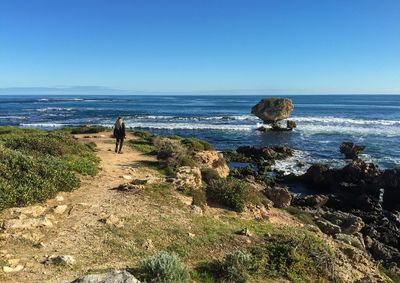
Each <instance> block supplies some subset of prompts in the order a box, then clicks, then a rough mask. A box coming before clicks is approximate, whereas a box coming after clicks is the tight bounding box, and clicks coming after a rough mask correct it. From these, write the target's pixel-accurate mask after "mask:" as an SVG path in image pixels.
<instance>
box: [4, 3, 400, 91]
mask: <svg viewBox="0 0 400 283" xmlns="http://www.w3.org/2000/svg"><path fill="white" fill-rule="evenodd" d="M69 86H104V87H108V88H116V89H127V90H144V91H169V92H171V91H172V92H173V91H177V92H179V91H193V92H197V91H198V92H203V91H204V92H207V91H211V92H213V91H216V92H218V91H225V92H226V91H228V92H229V91H232V92H244V93H246V92H248V93H252V92H267V93H400V1H399V0H197V1H194V0H181V1H176V0H158V1H155V0H25V1H23V0H0V88H8V87H69Z"/></svg>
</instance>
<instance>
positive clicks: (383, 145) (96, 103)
mask: <svg viewBox="0 0 400 283" xmlns="http://www.w3.org/2000/svg"><path fill="white" fill-rule="evenodd" d="M265 97H268V96H252V95H220V96H210V95H198V96H195V95H188V96H184V95H176V96H174V95H168V96H167V95H160V96H155V95H136V96H126V95H121V96H115V95H113V96H107V95H104V96H99V95H96V96H90V95H82V96H81V95H70V96H20V95H18V96H17V95H8V96H4V95H3V96H0V125H14V126H19V127H33V128H43V129H54V128H59V127H65V126H76V125H82V124H101V125H105V126H109V127H111V126H112V125H113V123H114V121H115V119H116V117H117V116H123V117H124V118H125V121H126V125H127V127H129V128H132V129H145V130H150V131H152V132H155V133H158V134H168V135H175V134H176V135H182V136H192V137H198V138H201V139H205V140H207V141H209V142H211V143H213V144H214V145H215V146H216V148H217V149H219V150H226V149H235V148H236V147H238V146H240V145H257V146H268V145H276V144H280V145H288V146H290V147H293V148H294V149H296V154H295V156H294V157H293V158H291V159H290V160H286V161H284V162H280V163H278V164H277V165H276V166H277V169H281V170H286V171H293V172H297V173H300V172H301V171H304V170H305V169H304V168H307V166H298V164H299V161H301V163H304V162H305V163H306V164H310V163H312V162H325V163H329V164H331V165H332V166H341V165H342V164H343V163H344V160H343V157H342V155H341V154H340V152H339V145H340V143H341V142H342V141H353V142H356V143H359V144H362V145H365V146H366V150H365V154H364V155H363V156H362V157H363V158H364V159H366V160H368V161H373V162H375V163H377V164H379V166H381V167H382V168H393V167H397V166H399V165H400V143H399V141H400V96H396V95H293V96H285V97H288V98H291V99H292V100H293V103H294V111H293V113H292V118H291V119H292V120H294V121H296V123H297V125H298V127H297V129H295V130H294V131H293V132H266V133H263V132H259V131H256V129H257V127H258V126H259V125H260V123H261V121H260V120H259V119H258V118H257V117H255V116H253V115H251V114H250V109H251V107H252V106H253V105H255V104H256V103H257V102H258V101H260V100H261V99H262V98H265ZM275 97H276V96H275Z"/></svg>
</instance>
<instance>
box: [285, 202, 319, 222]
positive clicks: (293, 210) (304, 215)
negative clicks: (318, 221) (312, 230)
mask: <svg viewBox="0 0 400 283" xmlns="http://www.w3.org/2000/svg"><path fill="white" fill-rule="evenodd" d="M286 211H287V212H289V213H290V214H291V215H293V216H295V217H297V218H298V219H299V220H300V221H301V222H303V223H305V224H310V225H315V223H314V220H313V216H312V214H311V213H309V212H307V211H304V210H302V209H300V208H297V207H294V206H289V207H287V208H286Z"/></svg>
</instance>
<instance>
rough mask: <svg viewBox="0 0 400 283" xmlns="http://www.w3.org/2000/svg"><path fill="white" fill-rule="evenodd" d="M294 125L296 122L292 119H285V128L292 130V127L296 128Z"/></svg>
mask: <svg viewBox="0 0 400 283" xmlns="http://www.w3.org/2000/svg"><path fill="white" fill-rule="evenodd" d="M296 127H297V124H296V122H295V121H292V120H287V121H286V128H288V129H291V130H292V129H294V128H296Z"/></svg>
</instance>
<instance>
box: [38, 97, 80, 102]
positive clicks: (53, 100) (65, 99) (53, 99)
mask: <svg viewBox="0 0 400 283" xmlns="http://www.w3.org/2000/svg"><path fill="white" fill-rule="evenodd" d="M84 100H85V99H83V98H40V99H37V100H36V101H37V102H68V101H84Z"/></svg>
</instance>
